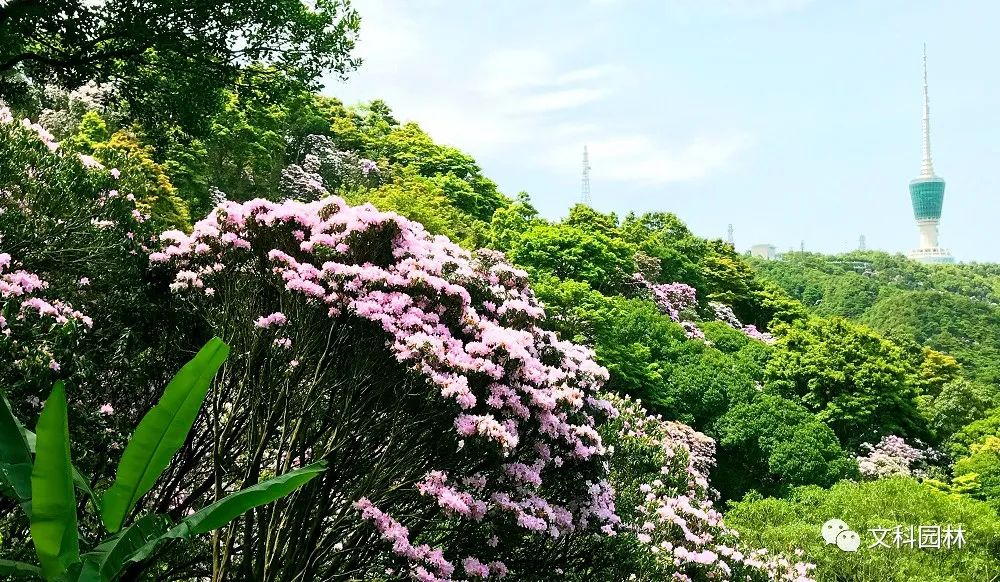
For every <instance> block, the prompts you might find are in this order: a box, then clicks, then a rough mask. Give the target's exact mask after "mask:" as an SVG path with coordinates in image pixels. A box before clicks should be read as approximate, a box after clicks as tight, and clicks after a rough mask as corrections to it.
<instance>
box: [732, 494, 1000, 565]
mask: <svg viewBox="0 0 1000 582" xmlns="http://www.w3.org/2000/svg"><path fill="white" fill-rule="evenodd" d="M833 518H837V519H842V520H843V521H845V522H846V523H847V524H848V526H849V527H850V528H851V529H853V530H854V531H856V532H858V534H859V535H860V536H861V542H862V543H861V547H860V548H859V549H858V551H857V552H853V553H852V552H845V551H842V550H840V549H839V548H837V546H835V545H827V544H826V543H825V541H824V540H823V538H822V536H821V535H820V528H821V526H822V525H823V523H825V522H826V521H827V520H829V519H833ZM725 519H726V524H727V525H729V526H730V527H735V528H736V529H737V530H738V531H739V532H740V534H741V535H742V538H743V539H744V541H745V542H747V543H748V544H750V545H751V546H754V547H766V548H768V549H769V550H770V551H772V552H773V551H794V550H795V549H797V548H798V549H801V550H803V551H804V556H803V559H804V560H806V561H809V562H812V563H814V564H816V565H817V569H816V570H815V571H814V572H813V574H812V577H813V578H814V579H816V580H819V581H826V580H831V581H833V580H850V581H852V582H909V581H917V580H919V581H921V582H957V581H965V580H992V579H994V578H993V577H994V576H996V575H1000V520H998V518H997V514H996V512H995V511H993V510H992V509H991V508H990V507H989V506H987V504H985V503H983V502H981V501H976V500H974V499H970V498H968V497H966V496H960V495H955V494H949V493H945V492H942V491H939V490H937V489H935V488H933V487H930V486H928V485H926V484H923V483H919V482H917V481H916V480H914V479H912V478H909V477H894V478H889V479H880V480H877V481H868V482H864V483H854V482H851V481H842V482H840V483H838V484H837V485H834V486H833V487H831V488H830V489H821V488H820V487H815V486H810V487H802V488H799V489H796V490H795V491H793V492H792V494H791V495H790V496H789V497H788V498H787V499H774V498H767V499H761V498H760V496H759V495H758V496H751V497H748V498H747V499H746V500H744V501H742V502H739V503H736V504H734V506H733V507H732V508H731V509H730V510H729V511H728V512H727V513H726V516H725ZM897 525H900V526H903V539H904V540H905V539H906V538H907V537H908V536H909V526H911V525H912V526H914V530H915V532H914V535H915V537H918V536H919V529H918V528H919V527H920V526H921V525H925V526H937V525H939V526H941V531H942V547H941V548H940V549H930V548H920V547H919V544H917V543H915V544H914V547H913V548H912V549H911V548H909V547H908V546H904V547H901V548H897V547H895V545H894V543H893V534H892V533H889V534H887V537H886V541H887V542H888V543H889V545H890V547H889V548H886V547H871V546H872V545H873V544H874V540H875V539H876V537H875V535H874V534H872V533H871V532H870V531H869V530H870V529H872V528H887V529H890V530H893V529H894V528H895V527H896V526H897ZM949 525H950V526H952V527H953V528H957V527H958V526H961V527H962V528H963V530H964V539H965V543H964V544H963V547H962V548H961V549H959V548H957V547H955V546H954V545H953V547H952V548H951V549H948V548H947V547H945V544H944V543H943V539H944V535H943V532H944V531H945V528H946V527H947V526H949Z"/></svg>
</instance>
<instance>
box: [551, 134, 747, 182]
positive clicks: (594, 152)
mask: <svg viewBox="0 0 1000 582" xmlns="http://www.w3.org/2000/svg"><path fill="white" fill-rule="evenodd" d="M750 143H751V140H750V138H749V137H748V136H746V135H744V134H738V133H733V134H730V135H724V136H713V137H698V138H695V139H693V140H691V141H687V142H681V143H676V144H665V143H662V142H660V141H657V140H654V139H652V138H650V137H649V136H646V135H622V136H608V137H594V136H592V139H588V140H587V141H586V145H587V149H588V151H589V153H590V160H591V166H592V169H591V176H592V177H593V178H594V179H595V180H604V181H609V182H628V183H633V184H638V185H642V186H661V185H663V184H669V183H671V182H687V181H692V180H698V179H701V178H704V177H706V176H708V175H709V174H711V173H712V172H715V171H718V170H720V169H722V168H724V167H725V166H727V165H728V164H730V163H732V162H733V160H734V159H735V158H736V157H737V156H738V155H739V154H741V153H743V152H744V151H745V150H746V148H747V147H748V146H749V145H750ZM581 149H582V147H573V148H570V147H554V148H552V149H551V150H550V151H549V152H548V154H547V155H546V157H545V160H546V163H547V164H548V165H549V166H550V167H551V168H553V169H561V170H563V171H574V172H575V171H576V169H577V168H576V166H578V165H579V159H580V155H581Z"/></svg>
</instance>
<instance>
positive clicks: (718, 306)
mask: <svg viewBox="0 0 1000 582" xmlns="http://www.w3.org/2000/svg"><path fill="white" fill-rule="evenodd" d="M709 306H710V307H711V308H712V310H713V311H714V312H715V319H716V320H717V321H721V322H723V323H725V324H727V325H729V326H730V327H732V328H733V329H735V330H737V331H741V332H743V333H744V334H745V335H746V336H747V337H748V338H750V339H754V340H758V341H762V342H764V343H766V344H773V343H774V341H775V340H774V336H773V335H771V334H769V333H767V332H765V331H760V330H758V329H757V327H756V326H754V325H743V323H742V322H740V319H739V318H738V317H736V313H734V312H733V309H732V308H731V307H729V306H728V305H726V304H724V303H719V302H717V301H713V302H711V303H709Z"/></svg>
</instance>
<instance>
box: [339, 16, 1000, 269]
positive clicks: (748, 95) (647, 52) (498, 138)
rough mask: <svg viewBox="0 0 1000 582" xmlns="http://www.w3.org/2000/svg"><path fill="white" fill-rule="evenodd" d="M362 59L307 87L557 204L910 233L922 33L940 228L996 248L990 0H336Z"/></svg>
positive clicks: (847, 241)
mask: <svg viewBox="0 0 1000 582" xmlns="http://www.w3.org/2000/svg"><path fill="white" fill-rule="evenodd" d="M354 4H355V6H356V7H357V8H358V10H359V11H360V13H361V15H362V33H361V42H360V45H359V54H360V56H361V57H362V58H364V59H365V63H364V64H363V65H362V67H361V69H360V70H359V71H357V72H356V73H354V74H353V75H352V76H351V77H350V79H349V80H348V81H346V82H340V81H330V82H328V84H327V88H326V91H325V92H326V93H328V94H331V95H335V96H337V97H339V98H341V99H343V100H344V101H346V102H348V103H354V102H358V101H367V100H370V99H373V98H382V99H384V100H385V101H386V102H387V103H388V104H389V105H390V106H391V107H392V108H393V110H394V111H395V113H396V116H397V117H398V118H400V119H403V120H414V121H417V122H418V123H419V124H420V125H421V126H422V127H423V128H424V129H425V130H426V131H427V132H428V133H430V134H431V135H432V136H433V137H434V138H435V139H436V140H438V141H441V142H444V143H448V144H451V145H454V146H457V147H459V148H461V149H463V150H465V151H467V152H469V153H470V154H472V155H473V156H474V157H475V158H476V159H477V160H478V161H479V162H480V164H481V165H482V167H483V168H484V171H485V172H486V174H487V175H488V176H490V177H491V178H493V179H494V180H495V181H496V182H497V183H498V184H499V186H500V187H501V189H502V190H503V191H504V192H506V193H507V194H510V195H513V194H516V193H517V192H519V191H521V190H524V191H527V192H528V193H529V194H530V195H531V197H532V200H533V201H534V202H535V205H536V206H537V207H538V208H539V210H540V211H541V212H542V214H543V215H545V216H547V217H550V218H557V217H560V216H563V215H564V214H565V213H566V209H567V208H568V207H569V206H570V205H571V204H573V203H575V202H577V201H578V200H579V199H580V164H581V159H580V158H581V153H582V148H583V145H584V144H587V145H588V146H589V149H590V152H591V158H592V166H593V170H592V173H591V181H592V192H593V205H594V206H595V207H596V208H598V209H600V210H604V211H615V212H618V213H619V214H624V213H625V212H627V211H629V210H636V211H646V210H664V211H670V212H674V213H676V214H678V215H679V216H680V217H681V218H682V219H683V220H684V221H686V222H687V223H688V224H689V226H690V227H691V228H692V230H694V231H695V232H696V233H697V234H699V235H702V236H706V237H724V236H725V233H726V227H727V225H728V224H729V223H733V225H734V228H735V232H736V244H737V247H738V248H739V249H746V248H748V247H749V246H750V245H751V244H754V243H759V242H769V243H772V244H775V245H777V246H778V247H779V249H782V250H784V249H787V248H789V247H792V246H794V247H796V248H798V246H799V242H800V241H801V240H804V241H805V246H806V249H807V250H814V251H820V252H839V251H844V250H849V249H852V248H856V246H857V241H858V236H859V235H860V234H862V233H863V234H864V235H865V236H866V238H867V242H868V246H869V248H878V249H883V250H887V251H891V252H905V251H908V250H909V249H910V248H912V247H913V246H916V243H917V230H916V226H915V225H914V223H913V217H912V211H911V209H910V202H909V194H908V192H907V184H908V181H909V180H910V179H911V178H913V177H916V176H917V174H918V173H919V169H920V116H921V103H922V97H921V83H922V81H921V68H920V67H921V44H922V43H923V42H926V43H927V45H928V60H929V68H930V92H931V126H932V133H933V149H934V163H935V170H936V171H937V173H938V174H939V175H940V176H942V177H944V178H945V179H946V180H947V183H948V186H947V192H946V194H945V205H944V214H943V218H942V226H941V242H942V244H943V245H944V246H946V247H948V248H950V249H951V250H952V252H953V254H954V255H955V256H956V257H957V258H959V259H960V260H963V261H972V260H978V261H1000V245H998V244H996V242H995V241H996V237H995V236H994V228H995V227H993V226H992V225H994V224H996V223H997V218H998V216H997V215H998V212H1000V199H998V197H997V196H996V195H995V194H994V192H995V189H996V186H995V181H996V180H995V179H994V174H996V173H997V171H996V170H995V169H994V168H996V167H997V166H998V163H997V162H998V157H1000V145H998V143H1000V142H998V139H997V138H998V136H1000V107H998V105H1000V66H998V63H997V56H998V55H1000V34H997V22H1000V2H994V1H992V0H990V1H987V0H983V1H978V2H973V1H962V0H954V1H952V0H949V1H944V0H941V1H937V2H933V1H917V0H655V1H654V0H649V1H642V0H590V1H587V0H576V1H569V0H565V1H557V0H535V1H533V2H529V1H523V0H507V1H504V2H485V1H473V0H451V1H443V0H355V1H354Z"/></svg>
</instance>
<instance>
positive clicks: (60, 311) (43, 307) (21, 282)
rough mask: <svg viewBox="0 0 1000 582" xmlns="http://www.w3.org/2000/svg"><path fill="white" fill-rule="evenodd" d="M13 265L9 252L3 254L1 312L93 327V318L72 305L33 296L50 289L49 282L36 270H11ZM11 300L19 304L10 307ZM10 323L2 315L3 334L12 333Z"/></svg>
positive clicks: (0, 283) (0, 322)
mask: <svg viewBox="0 0 1000 582" xmlns="http://www.w3.org/2000/svg"><path fill="white" fill-rule="evenodd" d="M10 266H11V257H10V255H9V254H8V253H0V305H3V306H4V308H3V309H2V310H0V311H2V312H6V313H17V317H18V319H24V318H25V317H26V316H27V315H29V314H33V315H36V316H38V317H50V318H52V319H53V320H54V321H55V322H56V323H57V324H58V325H66V324H68V323H70V322H75V323H79V324H81V325H82V326H84V327H86V328H89V327H91V326H93V324H94V322H93V320H92V319H91V318H90V317H88V316H86V315H84V314H83V313H81V312H79V311H77V310H75V309H73V306H72V305H69V304H68V303H64V302H62V301H59V300H52V301H47V300H45V299H42V298H41V297H37V296H34V295H32V294H33V293H35V292H36V291H41V290H44V289H46V288H48V286H49V284H48V283H47V282H45V281H43V280H42V279H41V278H39V277H38V275H36V274H34V273H30V272H28V271H25V270H22V269H19V270H16V271H11V270H9V269H10ZM5 271H6V272H5ZM10 302H15V303H16V304H15V305H13V306H11V307H9V308H8V307H7V305H9V304H10ZM9 323H10V322H8V321H7V320H6V319H5V318H4V317H3V316H0V333H3V334H4V335H8V336H9V335H10V333H11V332H10V328H9Z"/></svg>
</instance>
